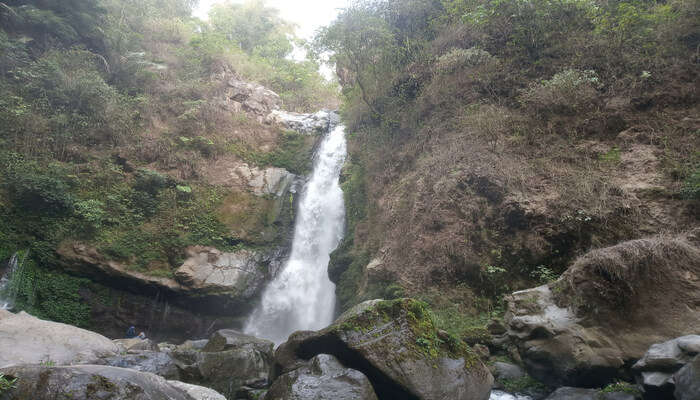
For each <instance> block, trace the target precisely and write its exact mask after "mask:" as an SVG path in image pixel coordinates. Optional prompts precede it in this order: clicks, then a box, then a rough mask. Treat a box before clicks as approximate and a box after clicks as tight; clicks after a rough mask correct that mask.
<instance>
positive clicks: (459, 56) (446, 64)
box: [435, 47, 492, 74]
mask: <svg viewBox="0 0 700 400" xmlns="http://www.w3.org/2000/svg"><path fill="white" fill-rule="evenodd" d="M491 60H492V56H491V54H489V53H488V52H487V51H484V50H481V49H478V48H475V47H472V48H470V49H452V50H451V51H449V52H448V53H446V54H444V55H442V56H440V58H438V60H437V62H436V63H435V70H436V72H438V73H442V74H444V73H452V72H455V71H456V70H457V69H461V68H472V67H476V66H479V65H483V64H486V63H488V62H490V61H491Z"/></svg>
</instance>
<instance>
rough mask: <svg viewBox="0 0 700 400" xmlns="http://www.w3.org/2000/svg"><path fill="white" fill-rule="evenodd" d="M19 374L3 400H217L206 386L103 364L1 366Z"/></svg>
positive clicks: (8, 373) (3, 371)
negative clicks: (175, 381)
mask: <svg viewBox="0 0 700 400" xmlns="http://www.w3.org/2000/svg"><path fill="white" fill-rule="evenodd" d="M0 373H2V374H4V375H6V376H11V377H19V379H18V380H17V382H16V386H17V387H16V388H14V389H11V390H9V391H7V392H5V393H3V399H4V400H26V399H32V400H55V399H62V398H65V399H110V400H220V399H221V398H220V397H217V396H216V394H217V393H215V392H213V391H210V390H207V389H205V388H191V387H187V389H185V388H184V387H183V386H182V385H180V384H179V383H177V384H173V383H171V382H169V381H166V380H165V379H164V378H162V377H160V376H158V375H154V374H150V373H147V372H139V371H135V370H131V369H125V368H116V367H108V366H103V365H79V366H59V367H44V366H39V365H21V366H15V367H8V368H3V369H0Z"/></svg>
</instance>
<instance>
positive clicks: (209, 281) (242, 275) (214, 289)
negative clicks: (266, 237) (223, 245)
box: [175, 246, 265, 301]
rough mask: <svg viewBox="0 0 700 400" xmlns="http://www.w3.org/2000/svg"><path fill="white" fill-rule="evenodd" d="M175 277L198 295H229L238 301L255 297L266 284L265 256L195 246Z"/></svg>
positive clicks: (252, 252) (188, 251)
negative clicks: (224, 251)
mask: <svg viewBox="0 0 700 400" xmlns="http://www.w3.org/2000/svg"><path fill="white" fill-rule="evenodd" d="M186 254H187V256H188V258H187V260H185V262H184V263H183V264H182V266H181V267H180V268H178V269H177V271H175V279H176V280H177V281H178V282H179V283H180V284H181V285H182V287H183V288H186V290H190V291H193V292H195V293H196V294H197V295H205V294H210V295H213V294H226V295H228V296H230V297H231V298H234V299H237V300H238V301H246V300H249V299H251V298H252V297H253V296H255V295H256V294H257V293H258V292H260V290H262V286H263V284H264V283H265V273H264V267H263V262H264V260H263V256H262V255H261V254H260V253H257V252H255V251H251V250H240V251H237V252H235V253H223V252H221V251H219V250H217V249H215V248H212V247H204V246H193V247H188V248H187V250H186Z"/></svg>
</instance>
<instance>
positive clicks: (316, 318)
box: [244, 126, 347, 344]
mask: <svg viewBox="0 0 700 400" xmlns="http://www.w3.org/2000/svg"><path fill="white" fill-rule="evenodd" d="M346 154H347V149H346V142H345V128H344V127H343V126H338V127H336V128H335V129H333V130H332V131H331V132H329V133H328V134H327V135H326V137H325V138H324V139H323V140H322V142H321V144H320V146H319V150H318V154H317V158H316V161H315V163H314V168H313V173H312V175H311V178H310V179H309V181H308V183H307V184H306V186H305V189H304V192H303V194H302V198H301V201H300V203H299V210H298V214H297V220H296V225H295V227H294V239H293V242H292V252H291V255H290V257H289V260H288V261H287V263H286V265H285V266H284V268H283V269H282V271H280V273H279V274H278V275H277V277H276V278H275V279H274V280H273V281H272V282H270V284H269V285H268V287H267V288H266V289H265V291H264V292H263V296H262V301H261V303H260V305H259V306H258V307H257V309H256V310H255V311H253V314H252V315H251V316H250V318H249V320H248V322H247V324H246V326H245V328H244V331H245V332H246V333H248V334H250V335H254V336H257V337H262V338H265V339H269V340H272V341H274V342H275V343H276V344H279V343H282V342H284V341H285V340H287V337H288V336H289V334H291V333H292V332H294V331H297V330H318V329H321V328H324V327H326V326H327V325H329V324H330V323H331V322H332V321H333V313H334V309H335V285H334V284H333V283H332V282H331V281H330V280H329V279H328V261H329V260H330V253H331V252H332V251H333V250H335V248H336V247H338V244H339V243H340V240H341V239H342V238H343V232H344V228H345V227H344V223H345V204H344V202H343V192H342V190H341V189H340V184H339V177H340V170H341V168H342V167H343V163H344V162H345V157H346Z"/></svg>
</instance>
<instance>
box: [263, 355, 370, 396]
mask: <svg viewBox="0 0 700 400" xmlns="http://www.w3.org/2000/svg"><path fill="white" fill-rule="evenodd" d="M263 399H264V400H306V399H314V400H377V395H376V394H375V393H374V389H372V385H371V384H370V382H369V380H368V379H367V377H366V376H364V375H363V374H362V373H361V372H360V371H356V370H354V369H350V368H346V367H344V366H343V365H341V364H340V362H338V360H337V359H336V358H335V357H333V356H329V355H327V354H319V355H317V356H315V357H313V358H312V359H311V360H309V362H308V363H307V365H304V366H302V367H300V368H297V369H295V370H293V371H291V372H288V373H286V374H284V375H282V376H280V377H278V378H277V379H276V380H275V382H274V383H273V384H272V386H271V387H270V389H269V390H268V392H267V394H266V395H265V397H264V398H263Z"/></svg>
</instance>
